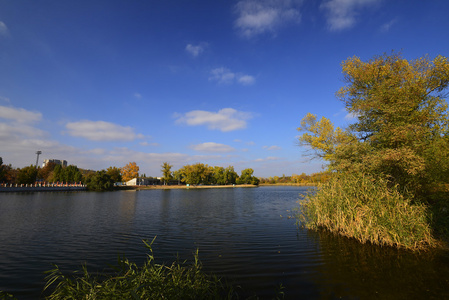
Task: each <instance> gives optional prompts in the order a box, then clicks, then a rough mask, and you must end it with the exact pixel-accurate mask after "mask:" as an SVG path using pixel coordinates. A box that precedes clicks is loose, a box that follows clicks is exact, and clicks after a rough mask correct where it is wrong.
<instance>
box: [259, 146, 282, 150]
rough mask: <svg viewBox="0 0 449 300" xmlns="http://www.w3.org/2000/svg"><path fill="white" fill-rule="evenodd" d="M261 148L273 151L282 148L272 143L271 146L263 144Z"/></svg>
mask: <svg viewBox="0 0 449 300" xmlns="http://www.w3.org/2000/svg"><path fill="white" fill-rule="evenodd" d="M262 148H263V149H265V150H268V151H275V150H281V149H282V148H281V147H279V146H276V145H273V146H263V147H262Z"/></svg>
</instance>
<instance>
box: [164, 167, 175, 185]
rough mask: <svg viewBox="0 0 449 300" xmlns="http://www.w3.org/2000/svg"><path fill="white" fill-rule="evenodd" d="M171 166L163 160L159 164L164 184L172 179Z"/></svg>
mask: <svg viewBox="0 0 449 300" xmlns="http://www.w3.org/2000/svg"><path fill="white" fill-rule="evenodd" d="M172 167H173V166H172V165H170V164H169V163H168V162H164V163H163V164H162V166H161V168H162V169H161V171H162V180H163V181H164V185H166V184H167V182H168V183H170V181H171V180H173V174H172V172H171V168H172Z"/></svg>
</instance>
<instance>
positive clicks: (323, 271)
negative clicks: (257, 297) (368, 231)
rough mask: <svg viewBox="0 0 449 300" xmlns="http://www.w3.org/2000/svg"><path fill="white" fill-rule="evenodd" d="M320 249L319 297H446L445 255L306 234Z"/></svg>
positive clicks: (448, 264)
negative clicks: (321, 261)
mask: <svg viewBox="0 0 449 300" xmlns="http://www.w3.org/2000/svg"><path fill="white" fill-rule="evenodd" d="M308 235H309V236H310V237H312V238H314V239H315V240H316V241H317V242H318V243H319V245H320V247H321V253H322V260H323V263H322V264H321V265H318V266H317V268H318V270H317V271H318V274H320V279H319V281H318V282H317V285H319V286H320V289H319V290H320V294H321V296H320V298H322V299H335V298H345V299H449V252H448V251H443V250H433V251H428V252H420V253H415V252H410V251H405V250H398V249H393V248H390V247H380V246H374V245H371V244H360V243H359V242H357V241H355V240H352V239H348V238H345V237H341V236H338V235H335V234H332V233H330V232H326V231H309V232H308Z"/></svg>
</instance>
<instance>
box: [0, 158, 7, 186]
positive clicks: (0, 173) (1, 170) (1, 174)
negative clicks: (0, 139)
mask: <svg viewBox="0 0 449 300" xmlns="http://www.w3.org/2000/svg"><path fill="white" fill-rule="evenodd" d="M5 179H6V168H5V166H4V165H3V158H1V157H0V182H3V181H4V180H5Z"/></svg>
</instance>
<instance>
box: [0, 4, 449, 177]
mask: <svg viewBox="0 0 449 300" xmlns="http://www.w3.org/2000/svg"><path fill="white" fill-rule="evenodd" d="M448 12H449V1H446V0H428V1H420V0H407V1H406V0H396V1H387V0H322V1H318V0H299V1H294V0H290V1H289V0H259V1H254V0H242V1H229V0H228V1H224V0H223V1H222V0H215V1H205V0H204V1H195V0H192V1H181V0H178V1H174V0H164V1H150V0H149V1H124V0H122V1H113V0H108V1H105V0H104V1H103V0H102V1H91V0H89V1H85V0H78V1H64V0H62V1H48V0H41V1H24V0H15V1H11V0H0V157H2V158H3V161H4V163H6V164H12V165H13V166H14V167H24V166H27V165H30V164H34V163H35V161H36V155H35V152H36V151H37V150H41V151H42V154H41V156H40V162H42V160H43V159H46V158H56V159H65V160H67V161H68V163H69V164H74V165H77V166H78V167H80V168H85V169H94V170H100V169H105V168H107V167H109V166H117V167H122V166H124V165H126V164H127V163H128V162H131V161H135V162H136V163H137V164H138V165H139V166H140V172H141V173H145V174H146V175H148V176H160V175H161V171H160V169H161V167H160V166H161V164H162V163H163V162H169V163H170V164H172V165H173V166H174V167H173V169H174V170H176V169H178V168H180V167H182V166H183V165H186V164H192V163H197V162H202V163H205V164H209V165H213V166H224V167H227V166H229V165H232V166H234V167H235V169H236V171H238V172H240V171H241V170H242V169H244V168H252V169H254V175H256V176H260V177H269V176H275V175H277V176H282V174H285V175H291V174H294V173H295V174H301V173H303V172H305V173H312V172H317V171H320V170H321V169H322V162H320V161H310V159H309V158H307V157H304V156H303V154H304V152H305V150H306V149H303V148H300V147H298V144H297V135H298V132H297V131H296V128H297V127H298V126H299V125H300V120H301V119H302V117H303V116H304V115H305V114H306V113H307V112H311V113H314V114H316V115H318V116H325V117H327V118H329V119H331V120H332V122H334V124H335V125H337V126H343V127H344V126H347V125H348V124H349V123H350V122H351V121H353V120H351V119H350V118H348V115H347V113H346V112H345V110H344V106H343V104H342V103H341V102H339V101H338V100H337V99H336V98H335V92H336V91H337V90H338V89H339V88H340V87H341V86H342V85H343V81H342V79H343V77H342V73H341V62H342V61H344V60H345V59H347V58H349V57H352V56H358V57H360V58H361V59H363V60H368V59H370V58H372V57H373V56H374V55H381V54H383V53H384V52H390V51H392V50H396V51H402V54H403V56H404V57H405V58H407V59H414V58H418V57H421V56H423V55H426V54H428V55H429V56H430V57H431V58H434V57H435V56H437V55H443V56H447V54H448V52H449V39H448V33H449V18H448V17H447V14H448Z"/></svg>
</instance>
